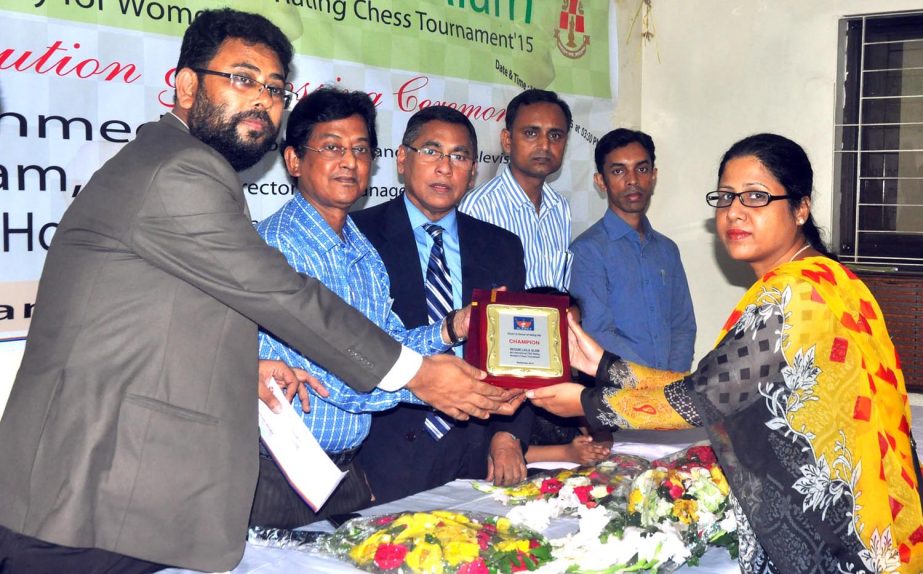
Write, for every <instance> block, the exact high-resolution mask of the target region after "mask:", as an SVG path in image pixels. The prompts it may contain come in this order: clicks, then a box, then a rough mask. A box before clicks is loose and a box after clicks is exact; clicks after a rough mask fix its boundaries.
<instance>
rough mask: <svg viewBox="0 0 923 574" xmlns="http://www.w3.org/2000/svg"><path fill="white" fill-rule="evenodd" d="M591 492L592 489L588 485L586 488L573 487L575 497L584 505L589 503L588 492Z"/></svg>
mask: <svg viewBox="0 0 923 574" xmlns="http://www.w3.org/2000/svg"><path fill="white" fill-rule="evenodd" d="M591 490H593V487H592V486H590V485H589V484H588V485H586V486H575V487H574V494H576V495H577V499H578V500H580V503H581V504H586V503H587V502H589V501H590V491H591Z"/></svg>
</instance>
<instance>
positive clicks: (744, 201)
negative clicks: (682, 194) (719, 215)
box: [705, 191, 788, 208]
mask: <svg viewBox="0 0 923 574" xmlns="http://www.w3.org/2000/svg"><path fill="white" fill-rule="evenodd" d="M735 198H736V199H737V200H738V201H739V202H740V204H741V205H744V206H746V207H765V206H767V205H769V203H770V202H773V201H776V200H778V199H788V196H787V195H772V194H771V193H769V192H768V191H741V192H740V193H735V192H733V191H710V192H708V193H706V194H705V202H706V203H708V205H710V206H712V207H719V208H720V207H730V206H731V204H732V203H734V199H735Z"/></svg>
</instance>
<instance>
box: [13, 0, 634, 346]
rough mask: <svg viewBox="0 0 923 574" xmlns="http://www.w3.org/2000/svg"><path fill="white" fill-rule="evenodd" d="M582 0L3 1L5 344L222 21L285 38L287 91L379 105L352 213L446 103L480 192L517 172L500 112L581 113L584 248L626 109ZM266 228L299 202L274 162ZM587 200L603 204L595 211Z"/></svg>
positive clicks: (577, 191) (608, 42)
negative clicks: (58, 238)
mask: <svg viewBox="0 0 923 574" xmlns="http://www.w3.org/2000/svg"><path fill="white" fill-rule="evenodd" d="M610 4H611V3H609V2H606V1H599V2H596V1H594V2H589V1H588V0H427V1H423V2H421V1H419V0H227V1H223V2H219V1H213V0H189V1H184V2H178V1H176V0H172V1H171V0H0V29H2V30H3V33H2V34H0V214H2V215H0V234H2V251H0V341H3V340H9V339H16V338H21V337H23V336H25V335H26V333H27V332H28V326H29V319H30V317H31V315H32V313H33V311H34V309H35V293H36V290H37V286H38V280H39V277H40V275H41V271H42V265H43V263H44V258H45V253H46V251H47V249H48V247H49V245H50V244H51V241H52V240H53V238H54V232H55V228H56V226H57V222H58V221H59V220H60V218H61V216H62V214H63V213H64V211H65V210H66V209H67V207H68V205H69V204H70V203H71V201H73V200H74V198H75V197H77V196H78V195H79V193H80V189H81V188H82V186H83V185H85V184H86V182H87V181H88V180H89V178H90V176H91V175H92V174H93V172H94V171H95V170H96V169H97V168H98V167H99V166H100V165H102V163H104V162H105V161H106V160H107V159H108V158H110V157H112V155H114V154H115V152H116V151H118V149H119V148H120V147H121V146H122V145H124V144H125V143H126V142H128V141H130V140H131V139H132V138H133V137H134V134H135V132H136V131H137V129H138V127H139V126H141V125H142V124H144V123H145V122H149V121H152V120H156V119H157V118H158V117H159V116H160V115H162V114H164V113H165V112H167V111H169V110H170V108H171V107H172V103H173V76H174V71H175V70H174V68H175V65H176V58H177V56H178V54H179V47H180V41H181V38H182V34H183V32H184V31H185V29H186V27H187V26H188V25H189V22H190V21H191V20H192V19H193V18H194V17H195V14H196V13H197V12H198V11H200V10H204V9H209V8H217V7H224V6H228V7H231V8H236V9H240V10H246V11H255V12H259V13H260V14H262V15H264V16H266V17H267V18H269V19H270V20H272V21H273V22H274V23H276V24H277V25H278V26H279V27H280V28H281V29H282V30H283V31H284V32H285V33H286V35H288V36H289V38H290V39H291V40H292V43H293V44H294V46H295V51H296V55H295V61H294V63H293V70H292V73H291V75H290V77H289V82H290V83H291V88H292V89H293V90H294V91H295V92H296V93H298V94H306V93H310V92H311V91H313V90H315V89H317V88H318V87H320V86H323V85H335V86H338V87H342V88H345V89H350V90H362V91H365V92H367V93H368V94H369V95H370V96H371V97H372V99H373V100H374V101H375V104H376V107H377V110H378V129H379V140H380V146H381V147H380V150H379V151H378V157H377V159H376V165H375V167H374V168H373V175H372V181H371V184H370V187H369V189H368V190H367V191H366V193H365V197H363V199H362V200H360V202H359V203H358V205H357V206H356V208H361V207H367V206H370V205H374V204H376V203H380V202H382V201H386V200H388V199H391V198H393V197H396V196H397V195H398V194H400V193H401V191H402V190H403V187H402V184H401V182H400V180H399V179H398V176H397V173H396V169H395V153H396V148H397V146H398V144H399V143H400V138H401V135H402V134H403V130H404V126H405V124H406V122H407V119H408V118H409V117H410V116H411V115H412V114H413V113H414V112H416V111H418V110H420V109H422V108H424V107H427V106H430V105H435V104H445V105H449V106H452V107H455V108H457V109H459V110H461V111H462V112H463V113H465V114H466V115H467V116H468V117H469V118H470V119H471V121H472V123H473V124H474V126H475V128H476V130H477V133H478V141H479V148H480V152H479V157H478V180H477V181H478V183H480V182H483V181H485V180H487V179H489V178H490V177H493V176H494V175H495V174H496V173H497V171H498V170H499V169H500V168H501V167H502V166H503V165H504V164H505V163H506V162H507V161H508V160H507V158H505V157H504V156H503V154H502V153H501V149H500V141H499V138H500V131H501V130H502V129H503V127H504V118H505V116H506V110H505V106H506V103H507V102H508V101H509V100H510V99H511V98H512V97H513V96H515V95H516V94H517V93H519V92H520V91H522V90H523V89H526V88H529V87H536V88H544V89H549V90H554V91H556V92H558V93H559V94H560V95H561V96H562V97H563V98H564V99H565V100H566V101H567V102H568V103H569V104H570V106H571V108H572V110H573V112H574V125H573V128H572V131H571V134H570V139H569V142H568V149H567V153H566V155H565V160H564V167H563V168H562V170H561V171H560V172H559V173H558V174H556V176H554V178H553V179H552V180H551V181H550V183H551V184H552V186H553V187H554V188H555V189H556V190H558V191H560V192H561V193H563V194H564V195H565V196H567V197H568V199H569V200H570V202H571V208H572V212H573V218H574V233H575V234H576V233H579V232H581V231H582V230H583V229H585V228H586V227H587V226H589V225H590V224H591V223H592V222H593V221H595V219H596V218H598V217H599V212H600V211H601V210H602V207H601V204H600V203H594V202H599V201H600V200H599V198H598V196H597V194H596V192H595V191H594V189H593V186H592V173H593V171H594V166H593V147H594V146H595V144H596V141H597V140H598V138H599V137H601V136H602V135H603V134H604V133H605V132H606V131H608V129H610V127H611V123H612V111H613V108H614V105H615V98H616V95H617V89H616V87H617V79H616V70H617V68H618V58H617V55H616V49H617V41H615V40H614V38H615V32H614V31H615V21H614V20H615V14H614V12H615V10H614V8H612V7H611V6H610ZM241 180H242V185H243V191H244V193H245V195H246V197H247V200H248V203H249V206H250V210H251V214H252V217H253V218H254V221H255V222H256V221H259V220H261V219H263V218H265V217H266V216H268V215H270V214H272V213H273V212H274V211H276V210H277V209H278V208H279V207H281V205H282V204H283V203H285V202H286V201H287V200H288V199H290V198H291V197H292V195H293V194H294V193H296V191H297V189H296V188H295V187H294V185H293V184H292V182H291V180H290V179H289V178H288V176H287V174H286V172H285V170H284V167H283V165H282V162H281V160H280V157H279V154H278V153H269V154H267V155H266V157H265V158H264V159H263V160H262V161H261V162H260V163H259V164H257V165H256V166H254V167H252V168H250V169H248V170H247V171H245V172H242V173H241ZM588 203H590V204H591V207H590V208H588Z"/></svg>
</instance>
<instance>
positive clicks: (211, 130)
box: [188, 86, 279, 171]
mask: <svg viewBox="0 0 923 574" xmlns="http://www.w3.org/2000/svg"><path fill="white" fill-rule="evenodd" d="M226 109H227V106H226V105H220V106H216V105H215V104H213V103H212V101H211V100H210V99H208V94H206V93H205V90H204V89H203V87H202V86H199V89H198V91H197V92H196V98H195V102H194V103H193V104H192V109H190V110H189V118H188V124H189V133H190V134H192V135H193V136H195V137H196V138H198V139H199V140H201V141H202V142H203V143H205V144H207V145H208V146H210V147H212V148H213V149H214V150H215V151H217V152H218V153H220V154H221V155H222V156H224V159H226V160H228V163H230V164H231V167H233V168H234V171H243V170H245V169H247V168H248V167H251V166H253V165H255V164H256V162H258V161H260V159H262V158H263V156H264V155H266V152H267V151H269V150H270V148H272V145H273V143H275V141H276V136H277V135H279V126H277V125H275V124H273V123H272V120H271V119H270V117H269V114H268V113H267V112H266V110H250V111H248V112H239V113H236V114H234V115H233V116H231V117H230V118H228V119H227V120H224V117H225V110H226ZM251 118H253V119H258V120H261V121H263V122H264V123H265V124H266V125H267V126H269V129H268V130H267V131H266V132H264V133H262V134H261V133H260V132H258V131H255V130H253V131H250V132H249V134H248V135H249V136H250V137H249V138H248V139H247V140H244V139H242V138H241V137H240V135H239V134H238V133H237V126H238V124H240V122H241V121H243V120H246V119H251Z"/></svg>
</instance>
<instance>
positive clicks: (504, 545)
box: [497, 540, 529, 552]
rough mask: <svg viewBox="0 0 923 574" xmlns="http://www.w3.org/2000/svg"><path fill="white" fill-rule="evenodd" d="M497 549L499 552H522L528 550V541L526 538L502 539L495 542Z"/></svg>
mask: <svg viewBox="0 0 923 574" xmlns="http://www.w3.org/2000/svg"><path fill="white" fill-rule="evenodd" d="M497 550H499V551H501V552H507V551H509V550H522V551H523V552H528V551H529V541H528V540H503V541H501V542H497Z"/></svg>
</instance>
